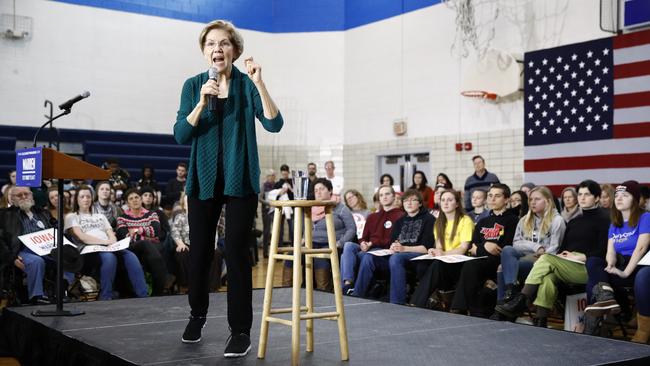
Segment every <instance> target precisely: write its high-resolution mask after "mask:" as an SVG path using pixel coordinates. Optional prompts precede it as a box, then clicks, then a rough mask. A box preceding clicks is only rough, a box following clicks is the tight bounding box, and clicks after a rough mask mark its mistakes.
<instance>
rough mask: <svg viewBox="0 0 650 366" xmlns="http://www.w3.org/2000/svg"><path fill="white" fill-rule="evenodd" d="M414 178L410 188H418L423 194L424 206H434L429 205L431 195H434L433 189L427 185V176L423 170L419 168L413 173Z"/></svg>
mask: <svg viewBox="0 0 650 366" xmlns="http://www.w3.org/2000/svg"><path fill="white" fill-rule="evenodd" d="M412 179H413V180H412V181H413V184H412V185H411V186H410V187H409V189H416V190H418V191H419V192H420V194H421V195H422V199H423V200H424V201H423V202H424V207H426V208H433V205H429V202H430V201H431V196H433V189H431V187H429V186H428V185H427V176H426V175H425V174H424V172H423V171H420V170H417V171H416V172H415V173H413V178H412Z"/></svg>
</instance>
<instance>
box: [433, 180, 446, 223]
mask: <svg viewBox="0 0 650 366" xmlns="http://www.w3.org/2000/svg"><path fill="white" fill-rule="evenodd" d="M446 190H447V188H445V186H444V185H442V184H438V185H437V186H436V189H435V190H434V191H433V202H435V203H434V204H433V208H432V209H431V210H429V213H430V214H431V215H432V216H433V217H435V218H436V219H437V218H438V215H439V214H440V195H441V194H442V192H444V191H446Z"/></svg>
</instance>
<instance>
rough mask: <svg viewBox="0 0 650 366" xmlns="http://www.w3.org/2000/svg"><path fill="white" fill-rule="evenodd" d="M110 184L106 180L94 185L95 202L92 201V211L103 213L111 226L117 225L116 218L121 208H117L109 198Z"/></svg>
mask: <svg viewBox="0 0 650 366" xmlns="http://www.w3.org/2000/svg"><path fill="white" fill-rule="evenodd" d="M111 192H112V189H111V184H110V183H109V182H107V181H103V182H99V183H97V185H96V186H95V202H94V203H93V207H92V211H93V213H98V214H102V215H104V217H106V220H108V223H109V224H111V227H112V228H113V229H115V228H116V227H117V218H118V216H120V215H121V214H122V209H121V208H119V207H118V206H117V205H116V204H115V203H113V201H112V200H111Z"/></svg>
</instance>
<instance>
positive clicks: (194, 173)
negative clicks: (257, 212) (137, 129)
mask: <svg viewBox="0 0 650 366" xmlns="http://www.w3.org/2000/svg"><path fill="white" fill-rule="evenodd" d="M207 81H208V73H207V71H206V72H204V73H201V74H198V75H196V76H194V77H191V78H189V79H187V80H186V81H185V84H184V85H183V92H182V94H181V104H180V107H179V108H178V114H177V117H176V123H175V124H174V138H175V139H176V142H178V143H179V144H187V143H189V142H191V143H192V151H191V153H190V161H189V170H188V174H187V182H186V184H185V193H187V195H188V196H189V197H194V198H199V199H201V200H206V199H209V198H212V197H214V189H215V183H216V179H217V163H218V162H217V151H218V148H219V146H218V144H219V129H218V128H217V117H216V115H215V114H214V113H211V112H210V111H208V109H207V108H205V109H204V110H203V112H202V114H201V117H200V119H199V123H198V124H197V126H196V127H193V126H192V125H190V124H189V122H187V119H186V118H187V116H188V115H189V114H190V113H191V112H192V110H193V109H194V107H195V106H196V105H197V104H198V103H199V98H200V92H201V86H202V85H203V84H205V82H207ZM255 117H257V119H258V120H260V122H262V126H263V127H264V129H265V130H267V131H270V132H278V131H280V129H281V128H282V125H283V123H284V121H283V119H282V115H281V114H280V113H279V112H278V115H277V116H276V117H275V118H273V119H268V118H265V117H264V110H263V109H262V100H261V98H260V94H259V92H258V90H257V88H256V87H255V85H254V84H253V82H252V81H251V80H250V78H248V76H247V75H245V74H243V73H241V72H240V71H239V70H238V69H237V68H236V67H234V66H233V68H232V74H231V79H230V87H229V89H228V100H227V101H226V104H225V106H224V116H223V145H224V146H223V164H224V166H223V172H224V184H225V187H224V192H223V193H224V195H227V196H235V197H243V196H247V195H250V194H256V193H259V180H260V166H259V158H258V156H257V138H256V135H255Z"/></svg>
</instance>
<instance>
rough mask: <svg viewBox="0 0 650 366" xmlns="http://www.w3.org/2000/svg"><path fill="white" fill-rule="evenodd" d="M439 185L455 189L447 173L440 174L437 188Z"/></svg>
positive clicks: (437, 179) (437, 178)
mask: <svg viewBox="0 0 650 366" xmlns="http://www.w3.org/2000/svg"><path fill="white" fill-rule="evenodd" d="M438 184H442V185H443V186H445V188H447V189H452V188H454V185H453V183H451V179H449V177H448V176H447V174H445V173H438V176H437V177H436V186H437V185H438Z"/></svg>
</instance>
